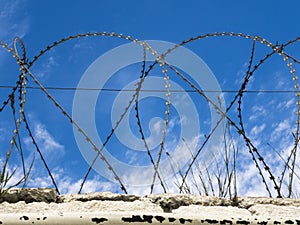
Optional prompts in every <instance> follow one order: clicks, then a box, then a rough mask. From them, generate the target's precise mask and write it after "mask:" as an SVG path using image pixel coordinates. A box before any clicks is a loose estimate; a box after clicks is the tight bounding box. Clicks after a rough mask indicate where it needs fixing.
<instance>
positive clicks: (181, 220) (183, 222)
mask: <svg viewBox="0 0 300 225" xmlns="http://www.w3.org/2000/svg"><path fill="white" fill-rule="evenodd" d="M179 222H180V223H181V224H185V222H189V223H192V222H193V220H191V219H184V218H180V219H179Z"/></svg>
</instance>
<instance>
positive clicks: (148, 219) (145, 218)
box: [143, 215, 153, 223]
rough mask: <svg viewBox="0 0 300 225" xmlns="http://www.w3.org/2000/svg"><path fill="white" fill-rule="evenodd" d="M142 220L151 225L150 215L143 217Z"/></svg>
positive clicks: (151, 217)
mask: <svg viewBox="0 0 300 225" xmlns="http://www.w3.org/2000/svg"><path fill="white" fill-rule="evenodd" d="M143 218H144V220H145V221H147V222H148V223H152V219H153V216H151V215H143Z"/></svg>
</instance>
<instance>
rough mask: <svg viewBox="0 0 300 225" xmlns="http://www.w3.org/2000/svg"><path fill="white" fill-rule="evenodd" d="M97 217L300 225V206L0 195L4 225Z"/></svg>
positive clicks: (178, 197)
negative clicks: (45, 219)
mask: <svg viewBox="0 0 300 225" xmlns="http://www.w3.org/2000/svg"><path fill="white" fill-rule="evenodd" d="M93 213H94V214H95V213H98V214H99V213H101V215H102V216H103V215H109V216H107V217H101V218H102V219H101V223H103V222H105V221H106V222H107V221H108V220H109V219H108V218H110V219H111V220H112V218H114V219H113V221H114V223H115V224H118V221H119V222H120V224H123V223H124V222H125V223H126V222H127V223H131V222H138V223H142V222H149V221H150V222H151V223H152V222H153V223H155V221H156V222H157V223H168V224H176V221H177V224H184V223H192V224H194V222H195V221H198V222H197V223H195V224H224V225H227V224H242V225H243V224H245V225H248V224H262V225H266V224H268V223H269V224H295V225H298V224H299V225H300V200H298V199H278V198H277V199H275V198H263V197H262V198H251V197H238V198H237V199H235V200H230V199H225V198H218V197H204V196H197V195H187V194H155V195H148V196H144V197H139V196H135V195H123V194H113V193H109V192H104V193H91V194H80V195H62V196H57V195H56V194H55V191H54V190H52V189H25V190H20V189H11V190H8V191H7V193H4V194H2V203H0V224H1V222H2V221H5V220H3V218H6V219H9V218H11V219H13V218H15V217H13V215H19V216H20V217H18V218H19V219H20V220H21V219H22V218H23V216H22V215H25V214H26V218H30V216H29V215H31V218H35V219H36V220H37V218H39V221H35V224H39V223H40V224H46V223H41V222H42V221H41V220H40V218H42V217H41V216H42V215H47V218H52V219H53V220H55V221H57V220H58V219H60V218H61V217H62V215H64V216H65V218H70V221H71V220H72V221H73V220H74V216H75V217H76V216H79V215H80V216H81V217H80V218H83V217H84V218H87V221H85V222H84V223H85V224H89V223H88V221H90V220H89V219H88V218H90V219H91V218H92V217H93V216H94V214H93ZM51 215H52V217H51ZM118 215H119V217H118ZM126 215H127V217H126ZM72 216H73V217H72ZM167 217H168V219H166V218H167ZM78 218H79V217H78ZM93 218H94V217H93ZM118 218H119V219H118ZM124 218H125V219H124ZM126 218H127V219H126ZM162 218H164V219H162ZM152 219H153V221H152ZM22 220H23V221H24V219H22ZM49 221H51V220H49ZM82 221H83V220H82ZM97 221H98V220H97ZM99 221H100V220H99ZM99 221H98V222H99ZM192 221H193V222H192ZM27 222H29V221H27ZM31 222H34V221H31ZM37 222H39V223H37ZM90 222H91V223H92V222H93V221H92V220H91V221H90ZM150 222H149V223H150ZM99 223H100V222H99ZM3 224H5V223H3ZM7 224H13V222H12V223H7ZM58 224H59V223H58ZM78 224H79V223H78Z"/></svg>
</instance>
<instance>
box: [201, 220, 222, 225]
mask: <svg viewBox="0 0 300 225" xmlns="http://www.w3.org/2000/svg"><path fill="white" fill-rule="evenodd" d="M204 221H205V222H207V223H209V224H216V223H219V221H218V220H211V219H206V220H204Z"/></svg>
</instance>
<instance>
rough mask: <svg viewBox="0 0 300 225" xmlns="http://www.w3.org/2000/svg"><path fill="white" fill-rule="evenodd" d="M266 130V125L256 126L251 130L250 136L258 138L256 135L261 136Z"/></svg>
mask: <svg viewBox="0 0 300 225" xmlns="http://www.w3.org/2000/svg"><path fill="white" fill-rule="evenodd" d="M265 128H266V124H265V123H263V124H262V125H260V126H254V127H253V128H252V129H251V131H250V134H251V135H255V136H256V135H258V134H260V133H261V132H262V131H263V130H264V129H265Z"/></svg>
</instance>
